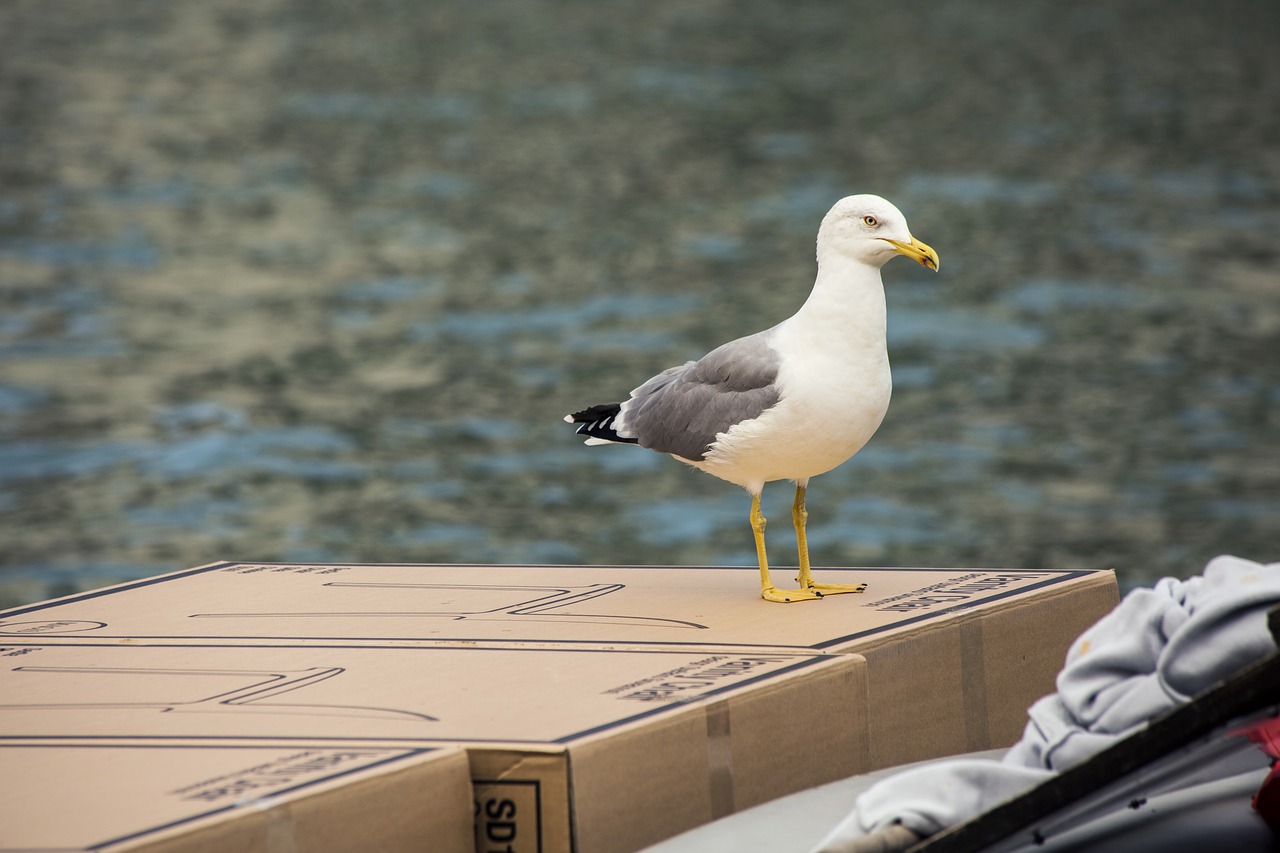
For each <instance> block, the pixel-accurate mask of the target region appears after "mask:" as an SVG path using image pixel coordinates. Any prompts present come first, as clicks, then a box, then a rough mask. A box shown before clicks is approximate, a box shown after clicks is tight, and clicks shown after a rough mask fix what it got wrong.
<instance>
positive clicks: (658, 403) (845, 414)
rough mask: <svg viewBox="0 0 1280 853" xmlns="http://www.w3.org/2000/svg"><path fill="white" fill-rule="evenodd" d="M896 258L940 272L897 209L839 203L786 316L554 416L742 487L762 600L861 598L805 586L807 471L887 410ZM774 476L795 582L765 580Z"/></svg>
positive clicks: (809, 582) (860, 441)
mask: <svg viewBox="0 0 1280 853" xmlns="http://www.w3.org/2000/svg"><path fill="white" fill-rule="evenodd" d="M898 255H905V256H906V257H908V258H911V259H912V260H915V261H917V262H919V263H920V264H921V265H923V266H925V267H927V268H928V269H931V270H934V271H935V272H936V271H937V269H938V253H937V252H935V251H934V250H933V249H931V248H930V247H929V246H927V245H925V244H924V243H922V242H920V241H919V240H917V239H915V238H914V237H912V236H911V231H910V230H909V229H908V228H907V220H906V217H904V216H903V215H902V212H901V211H899V210H898V208H896V207H894V206H893V205H892V204H890V203H889V202H888V201H886V200H885V199H883V198H880V197H879V196H875V195H853V196H849V197H847V198H843V199H841V200H840V201H838V202H836V204H835V206H833V207H832V208H831V210H830V211H828V213H827V215H826V216H825V217H823V219H822V224H821V226H820V227H819V228H818V275H817V280H816V281H815V282H814V284H813V291H812V292H811V293H810V294H809V298H808V299H807V300H806V301H805V303H804V304H803V305H802V306H801V307H800V310H799V311H797V312H796V313H795V314H794V315H793V316H791V317H790V318H788V319H786V320H783V321H782V322H781V323H779V324H778V325H776V326H774V327H772V328H770V329H766V330H764V331H763V332H757V333H756V334H754V335H748V336H747V337H744V338H738V339H737V340H734V341H730V342H729V343H727V344H724V345H722V346H719V347H717V348H716V349H714V350H712V351H711V352H710V353H708V354H707V355H705V356H703V357H702V358H701V359H698V360H697V361H689V362H686V363H684V364H682V365H679V366H678V367H672V368H670V369H669V370H664V371H663V372H662V373H659V374H658V375H657V376H654V377H653V378H652V379H650V380H648V381H647V382H645V383H644V384H642V385H640V387H638V388H636V389H635V390H634V391H632V392H631V397H630V399H627V400H625V401H623V402H621V403H601V404H598V405H594V406H590V407H589V408H586V409H583V410H582V411H580V412H574V413H573V414H571V415H567V416H565V421H567V422H568V423H571V424H578V430H577V431H578V433H579V434H582V435H585V436H587V439H586V442H585V443H586V444H590V445H597V444H638V445H640V446H641V447H646V448H648V449H650V450H654V451H657V452H659V453H667V454H670V455H671V456H674V457H675V458H676V459H678V460H679V461H681V462H684V463H685V464H687V465H690V466H692V467H694V468H697V469H699V470H701V471H705V472H707V473H708V474H712V475H714V476H716V477H719V478H720V479H722V480H726V481H728V482H730V483H735V484H737V485H739V486H741V487H742V488H744V489H746V490H747V492H748V493H749V494H750V495H751V516H750V519H751V529H752V531H753V533H754V534H755V545H756V557H757V559H758V561H759V564H760V595H761V597H762V598H764V599H765V600H766V601H776V602H794V601H811V600H816V599H820V598H822V597H823V596H824V595H831V594H836V593H848V592H862V591H863V590H865V589H866V584H824V583H816V582H815V581H814V579H813V576H812V573H811V571H810V567H809V546H808V543H807V540H806V538H805V523H806V521H807V519H808V512H807V510H806V508H805V492H806V490H807V489H808V486H809V480H810V478H812V477H816V476H817V475H819V474H823V473H825V472H827V471H830V470H831V469H833V468H835V467H836V466H838V465H840V464H842V463H844V462H846V461H848V460H849V459H850V458H851V457H852V456H853V455H854V454H855V453H857V452H858V451H859V450H861V449H862V447H863V445H865V444H866V443H867V441H868V440H869V439H870V438H871V436H872V434H873V433H874V432H875V431H876V429H877V428H878V427H879V426H880V422H881V421H882V420H883V419H884V415H885V412H886V411H887V410H888V408H889V394H890V390H891V387H892V383H891V381H890V376H889V354H888V349H887V346H886V343H885V298H884V283H883V282H882V281H881V279H880V268H881V267H882V266H884V264H885V263H886V262H888V261H889V260H891V259H893V258H894V257H896V256H898ZM774 480H791V481H793V482H794V483H795V486H796V496H795V502H794V503H793V504H792V508H791V519H792V522H793V524H794V525H795V531H796V544H797V546H798V547H799V551H800V566H799V576H798V577H797V578H796V580H797V581H798V582H799V584H800V586H799V588H798V589H778V588H777V587H775V586H774V585H773V582H772V581H771V580H770V575H769V561H768V558H767V556H766V553H765V540H764V528H765V517H764V514H763V513H762V512H761V511H760V495H761V492H762V491H763V490H764V484H765V483H769V482H773V481H774Z"/></svg>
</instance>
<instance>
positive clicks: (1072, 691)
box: [815, 556, 1280, 853]
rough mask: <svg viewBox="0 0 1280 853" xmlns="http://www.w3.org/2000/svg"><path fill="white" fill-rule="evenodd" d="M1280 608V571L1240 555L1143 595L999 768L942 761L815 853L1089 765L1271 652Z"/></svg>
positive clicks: (1097, 640)
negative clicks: (1270, 623)
mask: <svg viewBox="0 0 1280 853" xmlns="http://www.w3.org/2000/svg"><path fill="white" fill-rule="evenodd" d="M1278 602H1280V563H1271V564H1269V565H1262V564H1260V563H1254V562H1251V561H1249V560H1242V559H1240V558H1238V557H1225V556H1224V557H1216V558H1214V559H1213V560H1211V561H1210V562H1209V564H1208V565H1207V566H1206V567H1205V571H1204V575H1203V576H1201V577H1193V578H1190V579H1189V580H1185V581H1179V580H1175V579H1173V578H1165V579H1163V580H1161V581H1160V582H1159V583H1157V584H1156V585H1155V587H1154V588H1151V589H1137V590H1134V591H1133V592H1131V593H1129V594H1128V595H1126V596H1125V598H1124V600H1123V601H1121V602H1120V604H1119V605H1117V606H1116V608H1115V609H1114V610H1112V611H1111V612H1110V613H1109V614H1107V615H1106V616H1104V617H1103V618H1102V619H1101V620H1099V621H1098V623H1097V624H1095V625H1094V626H1093V627H1091V628H1089V629H1088V630H1087V631H1085V632H1084V633H1083V634H1081V635H1080V637H1079V638H1078V639H1077V640H1076V641H1075V643H1073V644H1072V646H1071V649H1070V650H1069V651H1068V653H1067V662H1066V666H1065V667H1064V668H1063V670H1062V672H1060V673H1059V674H1058V680H1057V687H1058V692H1057V693H1055V694H1052V695H1050V696H1046V697H1044V698H1043V699H1040V700H1039V701H1038V702H1036V703H1035V704H1034V705H1032V706H1031V709H1030V710H1029V711H1028V717H1029V718H1030V720H1029V722H1028V723H1027V727H1026V730H1025V731H1024V733H1023V736H1022V740H1021V741H1019V742H1018V743H1017V744H1015V745H1014V746H1013V748H1012V749H1010V750H1009V752H1008V753H1006V754H1005V756H1004V758H1003V759H1002V760H1001V761H999V762H995V761H982V760H973V759H969V760H954V761H939V762H935V763H933V764H928V765H923V766H921V767H917V768H913V769H912V770H909V771H906V772H903V773H900V774H898V775H896V776H892V777H890V778H888V779H885V780H883V781H881V782H879V783H878V784H876V785H874V786H873V787H872V788H870V789H869V790H867V791H866V792H865V793H863V794H862V795H861V796H860V797H858V799H857V801H856V803H855V804H854V809H853V812H852V813H851V814H850V815H849V816H848V817H847V818H845V819H844V821H842V822H841V823H840V824H839V825H838V826H836V828H835V829H833V830H832V831H831V833H830V834H829V835H828V836H827V837H826V838H825V839H824V840H823V841H822V843H821V844H819V845H818V846H817V847H816V848H815V853H834V851H837V850H839V849H841V848H843V847H845V846H847V845H848V844H849V842H851V841H852V840H854V839H857V838H860V837H863V836H866V835H869V834H871V833H874V832H876V831H877V830H880V829H882V828H884V827H886V826H889V825H891V824H894V823H901V824H903V825H905V826H906V827H907V828H909V829H911V830H913V831H915V832H917V833H919V834H920V835H932V834H934V833H936V832H938V831H940V830H942V829H945V828H946V827H948V826H951V825H953V824H956V823H959V822H961V821H964V820H967V819H969V818H971V817H973V816H975V815H978V814H981V813H982V812H984V811H987V810H989V809H990V808H992V807H993V806H995V805H997V804H999V803H1001V802H1003V801H1004V800H1007V799H1010V798H1012V797H1015V796H1017V795H1019V794H1021V793H1023V792H1024V791H1027V790H1030V789H1031V788H1033V787H1035V786H1036V785H1037V784H1039V783H1040V782H1043V781H1045V780H1046V779H1049V778H1050V777H1052V776H1053V775H1054V774H1055V773H1057V772H1059V771H1061V770H1065V769H1067V768H1069V767H1074V766H1075V765H1077V764H1080V763H1081V762H1083V761H1086V760H1088V759H1089V758H1092V757H1093V756H1094V755H1096V754H1098V753H1099V752H1101V751H1102V750H1104V749H1106V748H1107V747H1109V746H1111V745H1112V744H1114V743H1115V742H1116V741H1117V740H1120V739H1121V738H1124V737H1126V736H1128V735H1130V734H1132V733H1133V732H1134V731H1136V730H1137V729H1138V728H1139V727H1140V726H1142V725H1144V724H1145V723H1146V722H1147V721H1148V720H1150V719H1151V718H1153V717H1155V716H1157V715H1159V714H1161V713H1163V712H1165V711H1168V710H1170V709H1172V708H1175V707H1177V706H1178V705H1181V704H1184V703H1185V702H1187V701H1188V700H1189V699H1190V698H1191V697H1192V696H1194V695H1195V694H1197V693H1199V692H1200V691H1202V690H1204V689H1206V688H1208V687H1211V686H1213V685H1214V684H1216V683H1217V682H1219V681H1222V680H1223V679H1225V678H1227V677H1229V676H1231V675H1232V674H1234V673H1235V672H1237V671H1239V670H1240V669H1241V668H1242V667H1243V666H1245V665H1246V664H1248V663H1250V662H1252V661H1254V660H1257V659H1258V658H1260V657H1262V656H1263V655H1265V654H1267V653H1268V652H1271V651H1273V650H1274V649H1275V643H1274V641H1273V640H1272V637H1271V634H1270V632H1269V631H1268V629H1267V611H1268V610H1269V609H1271V608H1272V607H1274V606H1276V604H1277V603H1278Z"/></svg>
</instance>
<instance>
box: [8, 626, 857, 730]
mask: <svg viewBox="0 0 1280 853" xmlns="http://www.w3.org/2000/svg"><path fill="white" fill-rule="evenodd" d="M6 645H8V646H38V647H42V648H107V649H115V650H117V651H118V650H123V649H131V648H181V649H224V650H226V649H257V648H294V649H315V648H379V649H386V650H394V651H402V652H421V651H430V650H431V647H430V646H427V647H423V646H417V647H414V646H345V647H343V646H314V645H311V646H308V645H302V646H275V645H272V646H261V645H249V644H244V645H234V646H220V645H214V644H211V643H199V644H197V643H171V644H168V645H161V644H155V645H153V646H149V647H140V646H119V645H116V644H115V643H87V642H83V643H58V644H56V645H54V646H50V645H49V644H47V643H45V644H41V643H35V642H26V643H7V644H6ZM454 651H471V652H492V651H505V650H504V649H485V648H479V647H470V648H467V647H463V648H459V649H454ZM537 651H547V652H550V653H552V654H598V653H599V651H600V650H597V649H538V650H537ZM619 651H621V652H622V653H624V654H642V655H643V654H649V655H686V656H690V655H692V656H702V655H703V654H704V650H698V651H697V652H695V651H693V650H688V651H666V650H662V649H621V650H619ZM705 654H716V652H715V651H705ZM759 654H762V655H769V656H773V657H799V658H800V660H798V661H796V662H794V663H791V664H788V665H787V666H784V667H782V668H781V669H771V670H769V671H768V672H761V673H759V674H757V675H753V676H751V677H750V678H747V679H744V680H742V681H735V682H733V683H731V684H725V685H722V686H720V687H716V688H715V689H713V690H708V691H706V692H704V693H699V694H697V695H696V696H691V697H685V698H682V699H677V700H675V701H671V702H666V703H663V704H661V705H655V706H654V707H652V708H649V709H648V710H645V711H642V712H640V713H638V714H632V715H631V716H628V717H624V718H622V719H615V720H611V721H610V722H608V723H603V724H601V725H598V726H593V727H592V728H589V729H585V730H583V731H578V732H572V733H570V734H567V735H562V736H560V737H556V738H547V739H540V740H525V739H521V738H461V737H448V736H440V735H436V736H434V737H421V738H415V737H403V736H395V737H367V738H358V737H340V738H334V737H325V736H321V737H303V736H298V737H281V736H275V735H271V736H267V735H159V736H156V735H100V736H99V735H65V734H63V735H13V736H9V737H8V738H7V739H8V740H13V739H14V738H36V739H42V738H49V739H55V738H56V739H58V740H72V739H76V738H85V739H89V740H96V739H98V738H99V737H101V738H104V739H111V740H130V739H134V740H154V739H160V738H169V739H176V740H183V739H185V740H208V741H218V740H236V741H247V740H264V741H266V740H276V741H302V742H314V743H321V742H324V743H337V744H341V743H403V744H415V743H420V744H433V743H434V744H439V743H512V744H539V745H543V746H546V745H549V744H556V745H565V744H569V743H572V742H573V741H575V740H577V739H578V738H582V737H586V736H588V735H592V734H596V733H598V732H604V731H608V730H609V729H612V728H615V727H617V726H622V725H626V724H628V723H633V722H635V721H637V720H643V719H645V718H647V717H652V716H655V715H657V714H661V713H663V712H664V711H669V710H672V709H674V708H680V707H684V706H687V705H690V704H692V703H694V702H699V701H701V700H703V699H706V698H709V697H711V696H716V695H719V694H721V693H724V692H726V691H729V690H737V689H738V688H741V687H746V686H747V685H750V684H755V683H756V682H758V681H763V680H765V679H769V678H775V677H777V676H780V675H783V674H785V673H789V672H791V671H792V670H795V669H801V668H803V667H807V666H814V665H816V664H819V663H823V662H827V661H831V660H835V659H836V658H833V657H830V656H826V655H821V654H814V653H805V652H803V651H801V652H780V651H769V650H761V651H760V652H759Z"/></svg>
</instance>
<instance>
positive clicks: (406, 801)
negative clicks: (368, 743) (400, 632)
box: [0, 692, 472, 853]
mask: <svg viewBox="0 0 1280 853" xmlns="http://www.w3.org/2000/svg"><path fill="white" fill-rule="evenodd" d="M5 695H7V696H10V698H12V694H9V693H7V692H6V694H5ZM468 777H469V772H468V768H467V761H466V755H465V753H464V752H463V751H462V750H460V749H456V748H453V749H438V748H436V749H432V748H427V749H401V748H386V747H335V748H314V747H310V748H309V747H298V746H292V745H286V744H279V745H274V746H266V745H262V746H246V745H236V746H228V745H223V744H218V745H216V746H215V745H210V744H208V743H184V742H182V741H158V740H150V741H147V742H143V743H133V744H130V743H116V742H109V741H104V740H98V739H89V740H84V741H63V740H59V739H51V740H10V739H3V740H0V850H4V851H15V853H16V851H59V853H71V851H80V850H84V851H88V850H94V851H104V853H123V851H136V853H144V851H145V853H192V851H210V853H212V851H224V850H225V851H233V850H234V851H236V853H274V851H303V850H308V851H309V850H321V851H351V853H362V851H369V850H380V851H406V853H407V851H423V850H439V851H466V850H468V849H469V848H470V846H471V835H472V827H471V820H470V807H471V802H470V801H471V791H470V785H469V783H468Z"/></svg>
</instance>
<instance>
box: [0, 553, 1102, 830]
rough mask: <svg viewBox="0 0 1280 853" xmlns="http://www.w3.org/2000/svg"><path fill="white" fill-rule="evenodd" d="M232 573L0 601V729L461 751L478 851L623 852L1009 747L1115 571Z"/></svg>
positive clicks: (249, 569) (45, 736) (363, 569)
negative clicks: (792, 576) (782, 583)
mask: <svg viewBox="0 0 1280 853" xmlns="http://www.w3.org/2000/svg"><path fill="white" fill-rule="evenodd" d="M822 571H823V575H824V579H825V580H830V581H833V582H840V581H846V582H847V581H852V580H859V581H864V582H866V583H867V584H868V592H867V593H866V594H863V595H842V596H831V597H829V598H827V599H825V600H823V601H818V602H804V603H798V604H795V605H786V606H784V605H774V604H769V603H766V602H763V601H761V600H760V599H759V598H758V596H757V590H756V588H755V586H754V584H755V578H756V572H755V570H753V569H728V568H702V569H699V568H647V567H636V568H609V567H555V566H425V565H420V566H406V565H299V564H264V563H216V564H212V565H210V566H205V567H201V568H198V569H192V570H186V571H183V572H175V573H173V574H170V575H165V576H161V577H158V578H152V579H148V580H145V581H139V582H135V583H130V584H123V585H120V586H117V587H112V588H108V589H105V590H98V591H94V592H90V593H85V594H81V595H77V596H71V597H68V598H64V599H60V600H57V601H53V602H46V603H43V604H38V605H32V606H29V607H24V608H19V609H15V610H11V611H6V612H4V613H0V736H8V737H10V738H20V739H23V742H26V743H32V744H36V743H42V742H47V741H50V740H56V739H62V740H66V739H77V742H83V743H91V744H94V745H99V746H101V745H104V744H110V745H119V746H124V745H134V744H153V743H155V742H157V740H165V741H168V740H174V741H181V742H183V743H199V744H202V745H210V744H221V745H225V746H268V745H271V746H278V745H281V744H288V745H291V746H296V747H300V748H302V747H305V748H316V749H319V748H350V747H355V746H360V747H367V748H374V747H376V748H386V749H392V748H401V749H408V748H427V747H430V746H435V745H441V744H461V745H465V746H466V747H467V750H468V757H469V761H470V772H471V776H472V779H473V785H474V791H475V796H476V818H477V819H476V823H475V832H476V849H477V850H479V851H492V853H500V852H501V853H523V851H533V850H536V851H539V853H555V851H564V853H569V852H570V851H576V853H598V852H599V853H626V851H630V850H635V849H638V848H639V847H642V846H645V845H647V844H650V843H653V842H656V841H658V840H661V839H662V838H664V837H667V836H669V835H671V834H674V833H676V832H679V831H682V830H684V829H688V828H690V827H693V826H696V825H698V824H700V823H704V822H706V821H709V820H712V819H714V818H716V817H719V816H722V815H725V814H729V813H732V812H733V811H736V810H738V809H741V808H744V807H746V806H749V805H754V804H756V803H759V802H762V801H764V800H766V799H769V798H772V797H776V796H781V795H783V794H786V793H790V792H792V791H795V790H800V789H803V788H805V787H809V786H812V785H816V784H820V783H822V782H826V781H830V780H833V779H836V778H840V777H841V776H844V775H849V774H852V773H855V772H859V771H864V770H869V769H874V768H877V767H882V766H886V765H890V764H896V763H901V762H904V761H909V760H914V759H917V758H929V757H936V756H939V755H945V754H951V753H955V752H960V751H965V750H973V749H986V748H990V747H995V746H1002V745H1007V744H1009V743H1011V742H1013V741H1014V740H1015V739H1016V738H1017V736H1018V734H1019V733H1020V732H1021V728H1022V724H1023V721H1024V719H1025V710H1026V707H1027V706H1028V705H1029V704H1030V703H1031V702H1032V701H1033V700H1034V699H1036V698H1037V697H1039V696H1040V695H1043V694H1044V693H1046V692H1049V691H1051V690H1052V689H1053V677H1054V675H1055V674H1056V672H1057V671H1058V669H1059V668H1060V667H1061V664H1062V660H1063V656H1064V655H1065V653H1066V650H1067V647H1068V646H1069V644H1070V642H1071V641H1072V640H1073V639H1074V638H1075V636H1077V635H1078V634H1079V632H1080V631H1081V630H1082V629H1083V628H1084V627H1086V626H1087V625H1089V624H1091V623H1092V622H1093V621H1095V620H1096V619H1097V618H1098V617H1100V616H1101V615H1102V614H1103V613H1105V612H1106V611H1107V610H1109V609H1110V608H1111V606H1113V604H1114V603H1115V601H1116V600H1117V597H1118V596H1117V592H1116V585H1115V578H1114V575H1113V574H1112V573H1111V572H1106V571H1088V570H1003V569H1002V570H994V569H823V570H822Z"/></svg>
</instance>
